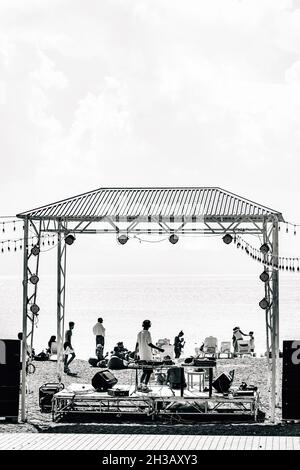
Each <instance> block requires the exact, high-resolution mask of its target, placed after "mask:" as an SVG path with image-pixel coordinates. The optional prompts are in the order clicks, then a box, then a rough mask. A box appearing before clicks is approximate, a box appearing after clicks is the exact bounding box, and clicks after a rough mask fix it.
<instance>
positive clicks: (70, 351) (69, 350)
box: [64, 321, 76, 374]
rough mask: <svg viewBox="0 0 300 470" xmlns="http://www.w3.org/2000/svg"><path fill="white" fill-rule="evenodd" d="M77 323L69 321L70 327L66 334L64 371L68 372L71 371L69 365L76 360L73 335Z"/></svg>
mask: <svg viewBox="0 0 300 470" xmlns="http://www.w3.org/2000/svg"><path fill="white" fill-rule="evenodd" d="M74 326H75V323H74V322H72V321H71V322H70V323H69V329H68V330H67V331H66V334H65V342H64V372H65V373H66V374H67V373H68V372H70V369H69V365H70V364H71V362H72V361H74V359H75V357H76V354H75V351H74V348H73V346H72V335H73V329H74ZM69 356H70V357H69Z"/></svg>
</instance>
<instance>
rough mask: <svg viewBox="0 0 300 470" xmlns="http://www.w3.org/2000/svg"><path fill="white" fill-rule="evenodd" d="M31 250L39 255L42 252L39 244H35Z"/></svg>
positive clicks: (35, 254)
mask: <svg viewBox="0 0 300 470" xmlns="http://www.w3.org/2000/svg"><path fill="white" fill-rule="evenodd" d="M30 252H31V254H32V255H34V256H37V255H38V254H39V252H40V247H39V246H38V245H34V246H33V247H32V248H31V250H30Z"/></svg>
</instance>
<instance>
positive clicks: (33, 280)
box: [29, 274, 40, 284]
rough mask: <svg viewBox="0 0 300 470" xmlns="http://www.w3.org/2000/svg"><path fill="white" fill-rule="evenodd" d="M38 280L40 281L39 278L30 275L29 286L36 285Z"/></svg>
mask: <svg viewBox="0 0 300 470" xmlns="http://www.w3.org/2000/svg"><path fill="white" fill-rule="evenodd" d="M39 280H40V279H39V276H37V275H36V274H31V276H30V278H29V281H30V282H31V284H37V283H38V282H39Z"/></svg>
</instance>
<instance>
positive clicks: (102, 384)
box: [92, 369, 118, 392]
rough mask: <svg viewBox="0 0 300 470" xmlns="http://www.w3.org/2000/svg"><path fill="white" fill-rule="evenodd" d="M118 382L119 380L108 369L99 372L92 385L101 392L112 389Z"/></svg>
mask: <svg viewBox="0 0 300 470" xmlns="http://www.w3.org/2000/svg"><path fill="white" fill-rule="evenodd" d="M117 382H118V379H117V378H116V377H115V376H114V375H113V374H112V373H111V372H110V371H109V370H108V369H104V370H101V371H99V372H97V374H95V375H94V377H93V378H92V385H93V387H94V389H95V390H97V391H99V392H104V391H106V390H108V389H109V388H112V387H113V386H114V385H116V383H117Z"/></svg>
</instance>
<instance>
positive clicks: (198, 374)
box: [187, 370, 205, 392]
mask: <svg viewBox="0 0 300 470" xmlns="http://www.w3.org/2000/svg"><path fill="white" fill-rule="evenodd" d="M194 376H196V377H199V392H203V390H204V379H205V372H204V371H201V372H200V371H197V370H188V371H187V388H188V390H190V389H192V388H194Z"/></svg>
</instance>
